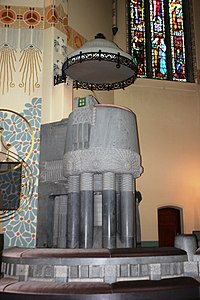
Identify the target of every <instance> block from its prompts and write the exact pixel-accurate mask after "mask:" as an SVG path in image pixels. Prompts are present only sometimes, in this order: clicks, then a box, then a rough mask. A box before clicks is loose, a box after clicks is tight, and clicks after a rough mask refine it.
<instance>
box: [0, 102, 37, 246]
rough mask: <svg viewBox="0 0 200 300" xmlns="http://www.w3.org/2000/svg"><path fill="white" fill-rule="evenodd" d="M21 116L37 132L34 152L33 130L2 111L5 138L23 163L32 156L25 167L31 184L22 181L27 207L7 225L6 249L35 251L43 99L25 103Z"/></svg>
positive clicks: (1, 118)
mask: <svg viewBox="0 0 200 300" xmlns="http://www.w3.org/2000/svg"><path fill="white" fill-rule="evenodd" d="M20 115H21V116H23V117H24V118H25V119H26V120H27V121H28V122H29V124H30V126H31V128H32V130H33V133H34V144H33V149H31V148H32V135H31V132H30V130H27V123H26V122H24V121H23V120H22V118H20V116H18V115H17V114H14V113H13V114H12V113H8V112H6V111H3V110H2V111H0V127H3V129H4V131H3V134H2V139H3V140H4V141H6V142H7V143H10V144H11V145H12V146H13V147H14V148H15V151H16V152H17V155H18V157H19V160H20V158H23V159H24V158H25V157H26V156H27V157H28V158H27V160H26V163H25V165H24V166H25V170H27V172H28V176H27V177H29V180H28V181H26V179H23V180H22V184H23V187H22V192H23V195H22V199H21V201H22V202H23V203H25V204H26V205H23V206H22V209H19V210H18V211H15V212H13V213H12V214H11V215H10V216H9V217H8V219H7V220H6V221H4V222H3V232H4V248H8V247H13V246H17V247H29V248H30V247H31V248H33V247H35V245H36V224H37V203H38V176H39V144H40V126H41V98H33V99H32V101H31V103H27V104H25V109H24V111H23V112H21V113H20ZM30 151H31V153H30V155H29V152H30ZM33 182H34V183H33ZM28 185H31V186H28ZM27 189H29V190H28V192H29V193H28V192H27ZM7 190H8V189H7ZM24 191H25V192H24ZM30 192H31V193H30Z"/></svg>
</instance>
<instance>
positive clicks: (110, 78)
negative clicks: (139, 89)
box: [62, 33, 137, 91]
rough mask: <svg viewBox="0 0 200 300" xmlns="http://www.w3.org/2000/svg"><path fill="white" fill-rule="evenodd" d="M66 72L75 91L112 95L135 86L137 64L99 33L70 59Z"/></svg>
mask: <svg viewBox="0 0 200 300" xmlns="http://www.w3.org/2000/svg"><path fill="white" fill-rule="evenodd" d="M62 72H63V76H65V77H66V76H69V77H70V78H71V79H73V87H74V88H81V89H87V90H100V91H103V90H107V91H109V90H114V89H121V88H122V89H124V88H126V87H127V86H129V85H131V84H132V83H134V81H135V79H136V76H137V62H136V59H133V58H132V56H131V55H129V54H128V53H126V52H124V51H123V50H121V49H120V48H119V47H118V46H117V45H116V44H115V43H113V42H111V41H108V40H107V39H105V37H104V35H103V34H101V33H99V34H97V35H96V36H95V39H93V40H91V41H88V42H86V43H85V44H84V45H83V46H82V47H80V48H79V49H77V50H76V51H74V52H72V53H71V54H69V55H68V57H67V58H66V60H65V62H64V64H63V68H62Z"/></svg>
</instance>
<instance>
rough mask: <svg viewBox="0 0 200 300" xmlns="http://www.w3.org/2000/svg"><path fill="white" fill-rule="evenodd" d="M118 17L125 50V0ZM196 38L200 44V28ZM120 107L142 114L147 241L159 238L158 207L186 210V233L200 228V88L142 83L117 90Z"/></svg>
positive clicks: (142, 208)
mask: <svg viewBox="0 0 200 300" xmlns="http://www.w3.org/2000/svg"><path fill="white" fill-rule="evenodd" d="M199 9H200V2H199V1H195V12H196V11H199ZM118 13H119V18H118V22H119V32H118V33H117V35H116V42H117V43H118V45H119V46H120V47H122V48H124V50H125V49H126V30H125V29H126V27H125V25H126V21H125V2H124V1H118ZM197 19H198V18H197ZM196 21H197V23H196V26H197V27H198V25H199V20H196ZM198 28H199V27H198ZM196 38H197V44H198V43H199V41H200V36H199V29H198V30H197V31H196ZM197 52H198V51H197ZM114 103H115V104H119V105H125V106H127V107H129V108H131V109H132V110H133V111H134V112H135V113H136V116H137V121H138V129H139V139H140V148H141V155H142V164H143V166H144V173H143V174H142V176H141V177H140V179H138V180H137V189H138V190H140V191H141V193H142V195H143V200H142V202H141V204H140V212H141V224H142V240H143V241H150V240H157V239H158V224H157V209H158V207H160V206H165V205H172V206H179V207H181V208H183V229H184V232H185V233H191V231H192V230H194V229H195V230H200V207H199V203H200V182H199V177H200V155H199V153H200V139H199V131H200V114H199V109H200V108H199V107H200V86H199V85H197V84H192V83H177V82H167V81H158V80H151V79H137V81H136V83H135V84H134V85H132V86H130V87H128V88H127V89H125V91H115V93H114Z"/></svg>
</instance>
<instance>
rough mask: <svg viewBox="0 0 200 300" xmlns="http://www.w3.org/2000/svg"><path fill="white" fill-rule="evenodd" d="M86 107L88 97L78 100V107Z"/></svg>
mask: <svg viewBox="0 0 200 300" xmlns="http://www.w3.org/2000/svg"><path fill="white" fill-rule="evenodd" d="M83 106H86V97H84V98H79V99H78V107H83Z"/></svg>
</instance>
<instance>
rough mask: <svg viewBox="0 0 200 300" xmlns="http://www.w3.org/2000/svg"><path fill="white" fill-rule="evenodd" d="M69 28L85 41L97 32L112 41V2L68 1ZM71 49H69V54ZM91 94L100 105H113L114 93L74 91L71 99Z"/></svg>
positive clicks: (109, 0) (106, 0) (92, 0)
mask: <svg viewBox="0 0 200 300" xmlns="http://www.w3.org/2000/svg"><path fill="white" fill-rule="evenodd" d="M68 15H69V19H68V22H69V26H70V27H72V28H73V29H75V30H76V31H77V32H78V33H79V34H81V35H82V36H84V37H85V38H86V39H87V40H91V39H94V37H95V35H96V34H97V33H99V32H101V33H103V34H104V35H105V37H106V38H107V39H108V40H112V39H113V36H112V0H101V1H96V0H95V1H94V0H81V1H80V0H68ZM72 51H73V49H70V48H69V53H70V52H72ZM88 94H93V96H95V97H96V98H97V99H98V100H99V101H100V102H101V103H113V102H114V93H113V91H110V92H98V91H94V92H91V91H87V90H74V91H73V97H84V96H86V95H88Z"/></svg>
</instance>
